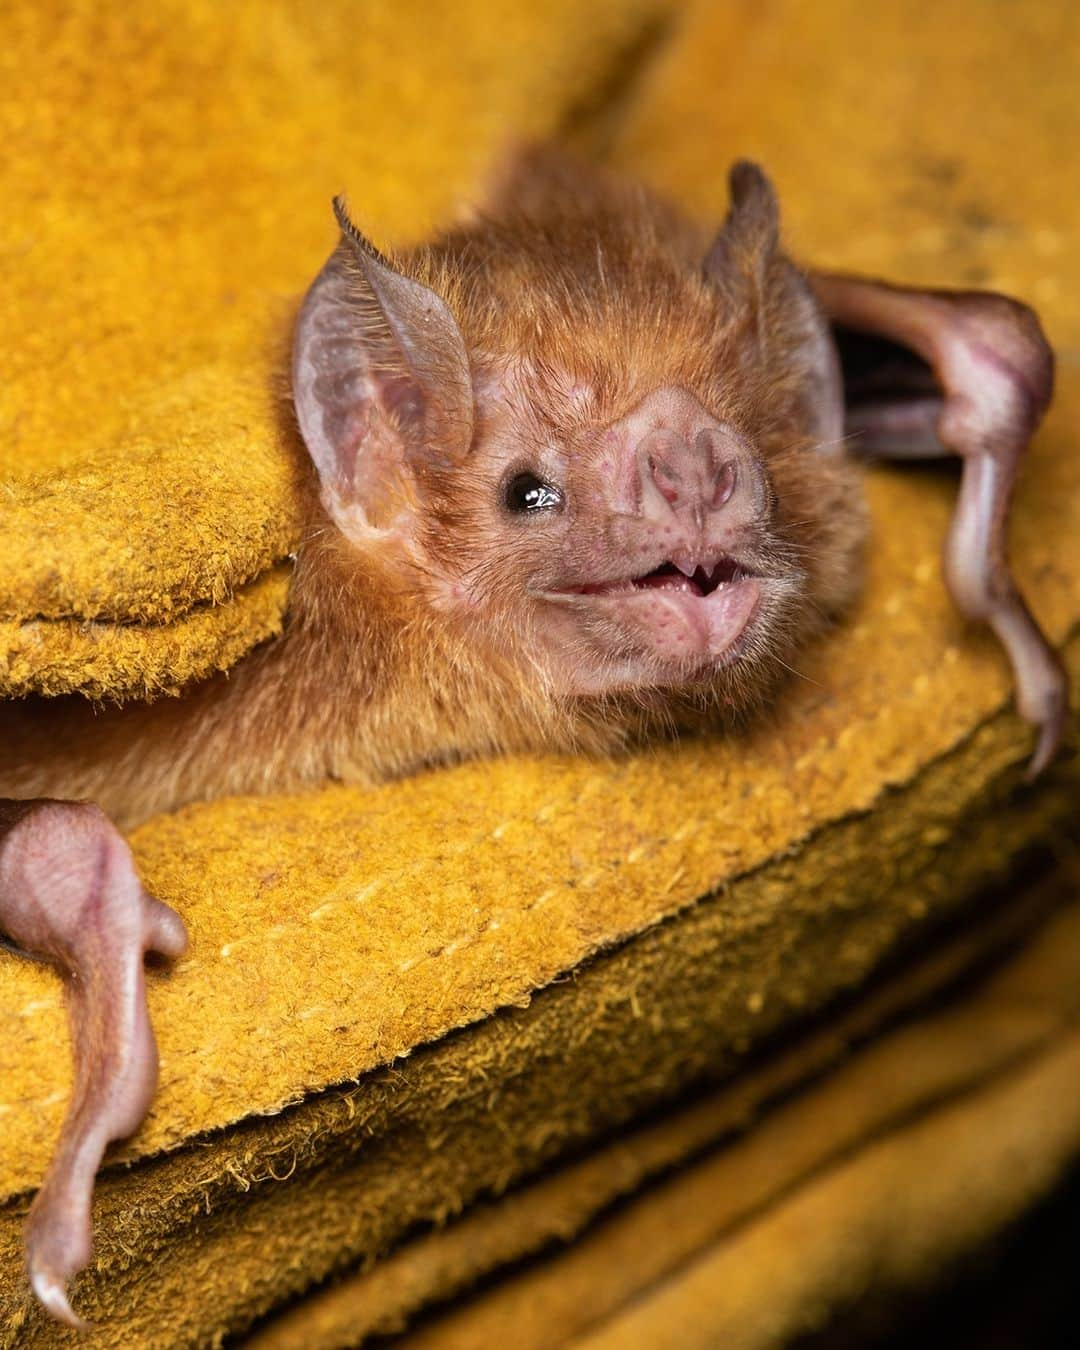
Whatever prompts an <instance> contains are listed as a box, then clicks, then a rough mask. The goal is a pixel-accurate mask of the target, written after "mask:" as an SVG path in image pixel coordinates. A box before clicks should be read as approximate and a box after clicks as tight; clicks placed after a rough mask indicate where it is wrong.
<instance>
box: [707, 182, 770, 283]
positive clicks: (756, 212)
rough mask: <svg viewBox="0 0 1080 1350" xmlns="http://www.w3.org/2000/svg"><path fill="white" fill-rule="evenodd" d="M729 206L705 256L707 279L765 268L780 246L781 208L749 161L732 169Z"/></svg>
mask: <svg viewBox="0 0 1080 1350" xmlns="http://www.w3.org/2000/svg"><path fill="white" fill-rule="evenodd" d="M728 187H729V189H730V192H731V206H730V208H729V209H728V213H727V219H726V220H725V221H724V223H723V225H722V226H721V229H720V233H719V234H718V235H717V236H716V239H715V240H714V241H713V245H712V248H710V249H709V251H708V253H707V254H706V255H705V271H706V273H707V274H708V275H709V276H712V277H722V276H725V275H731V274H735V275H747V274H749V273H751V272H754V271H756V270H757V269H759V268H761V267H763V266H767V264H768V262H769V260H770V259H771V258H772V257H773V255H774V254H775V253H776V252H777V250H778V249H779V247H780V207H779V205H778V204H777V200H776V191H775V189H774V188H773V185H772V183H771V182H770V181H769V179H768V178H767V177H766V174H765V171H764V169H762V167H761V166H760V165H759V164H754V163H752V162H751V161H750V160H748V159H740V160H739V161H738V162H737V163H735V164H733V165H732V166H731V172H730V174H729V175H728Z"/></svg>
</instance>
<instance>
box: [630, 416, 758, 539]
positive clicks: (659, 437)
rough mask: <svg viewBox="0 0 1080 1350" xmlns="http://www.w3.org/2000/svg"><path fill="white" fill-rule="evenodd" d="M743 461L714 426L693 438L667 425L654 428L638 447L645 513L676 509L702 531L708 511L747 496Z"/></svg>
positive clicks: (706, 428)
mask: <svg viewBox="0 0 1080 1350" xmlns="http://www.w3.org/2000/svg"><path fill="white" fill-rule="evenodd" d="M741 460H742V457H741V456H740V455H739V453H738V451H737V448H736V447H735V446H734V444H733V443H731V442H730V440H729V438H728V437H726V436H724V435H723V433H722V432H721V431H719V430H718V429H717V428H714V427H704V428H702V429H701V430H700V431H698V432H697V433H696V434H694V435H693V437H692V439H690V440H687V439H685V438H684V437H682V436H680V435H679V434H678V433H677V432H675V431H672V430H670V429H668V428H664V427H661V428H658V429H656V430H654V431H651V432H650V433H649V434H648V435H647V436H645V437H644V438H643V439H642V441H641V442H640V443H639V445H638V469H639V473H640V475H641V480H642V488H643V493H642V498H643V506H644V508H645V513H646V515H656V514H660V515H663V514H666V513H667V512H669V511H670V512H674V513H675V514H676V515H677V516H681V517H689V518H690V519H691V520H692V521H693V523H694V524H695V525H696V526H697V527H698V528H699V529H700V528H701V527H702V526H703V524H704V522H705V519H706V518H707V517H708V516H709V515H711V514H712V513H713V512H715V511H720V510H722V509H724V508H725V507H727V505H728V503H730V502H731V501H732V499H733V498H736V497H741V496H742V495H743V493H742V492H741V490H740V487H741V484H740V479H741V478H743V477H745V465H744V464H743V463H742V462H741ZM743 486H745V485H743Z"/></svg>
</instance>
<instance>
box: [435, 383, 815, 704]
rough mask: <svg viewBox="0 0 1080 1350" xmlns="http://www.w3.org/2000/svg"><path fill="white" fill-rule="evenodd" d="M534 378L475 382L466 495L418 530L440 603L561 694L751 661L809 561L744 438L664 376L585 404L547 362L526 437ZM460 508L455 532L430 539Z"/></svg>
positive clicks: (446, 528) (685, 677) (790, 605)
mask: <svg viewBox="0 0 1080 1350" xmlns="http://www.w3.org/2000/svg"><path fill="white" fill-rule="evenodd" d="M534 378H535V377H534V372H531V371H528V370H521V369H517V370H515V371H514V372H513V373H510V372H508V371H507V369H506V368H504V369H503V371H502V373H501V378H499V379H493V380H491V381H487V382H485V383H484V392H485V393H486V395H487V399H488V401H489V404H490V406H489V407H488V410H487V411H486V414H485V416H484V418H483V422H482V435H481V437H480V438H479V440H478V443H477V444H475V445H474V447H473V449H472V451H471V453H470V458H469V465H468V486H467V488H466V489H465V491H464V493H463V495H464V497H465V499H466V500H465V501H464V502H459V504H458V512H457V515H456V516H455V517H452V518H451V519H449V520H445V519H440V525H439V530H438V531H437V532H433V537H430V538H429V540H428V544H429V547H431V548H433V549H434V550H435V551H436V552H437V553H438V554H439V557H440V564H439V570H440V572H444V571H445V572H448V573H449V574H450V575H451V576H452V577H453V580H452V582H451V583H450V584H449V585H444V586H442V587H439V588H437V592H438V597H439V599H438V602H439V603H441V604H442V606H443V607H444V608H446V609H447V610H450V611H452V612H454V613H456V615H457V617H458V618H459V620H460V621H461V622H462V623H464V624H467V625H470V626H472V627H474V628H475V627H476V626H477V625H478V624H485V623H486V624H488V625H489V626H490V628H491V630H492V632H494V633H496V634H498V633H500V632H505V631H506V630H507V624H508V623H509V624H510V625H512V629H511V633H510V635H511V636H512V638H513V641H514V642H515V643H517V644H519V645H520V646H522V647H523V648H525V649H526V650H527V651H528V652H529V655H530V657H531V659H532V660H533V661H534V662H535V663H536V664H537V665H539V666H541V667H542V668H543V669H544V671H545V672H546V674H547V676H548V678H549V680H550V682H551V683H552V685H553V686H554V687H555V688H556V689H557V690H559V691H560V692H564V693H568V694H597V693H608V692H615V691H621V690H622V691H624V690H628V689H638V688H640V689H644V688H659V689H673V688H679V687H682V686H687V685H692V686H696V685H702V684H708V683H710V682H711V681H713V679H714V678H715V677H716V676H717V675H718V673H719V672H721V671H725V670H727V671H731V672H732V673H734V669H735V667H737V666H738V665H739V663H740V662H742V663H744V664H748V665H749V664H754V663H757V662H760V660H761V659H762V657H763V656H766V655H767V654H768V652H769V651H770V650H771V649H772V648H773V647H774V646H775V644H776V636H777V634H778V633H780V632H782V631H783V629H784V627H785V625H787V626H789V627H790V625H791V623H792V622H793V621H794V616H795V614H796V612H797V610H798V608H799V606H800V604H801V603H802V600H803V598H804V597H805V593H806V587H807V582H808V575H807V572H806V570H805V568H804V567H803V566H802V564H801V562H800V559H799V553H798V550H797V549H794V548H792V547H791V546H790V545H789V543H788V541H787V539H786V538H785V535H784V529H783V526H784V515H783V513H782V512H781V511H779V510H778V498H777V493H776V489H775V486H774V483H773V481H772V477H771V476H770V473H769V470H768V467H767V464H766V461H765V458H764V456H763V455H762V453H761V452H760V450H759V449H758V448H757V447H756V446H755V445H754V443H753V441H752V440H751V438H750V437H749V436H748V435H747V434H746V432H745V431H744V430H741V429H740V428H738V427H736V426H735V425H733V424H731V423H730V422H725V421H723V420H720V419H718V418H717V417H716V416H714V415H713V414H712V413H710V412H709V411H708V410H707V408H706V407H705V406H704V405H703V403H702V402H701V401H700V400H699V399H698V398H697V397H696V396H695V395H694V394H692V393H691V392H689V390H687V389H685V388H681V387H679V386H675V385H668V386H660V387H658V388H654V389H653V390H651V391H650V392H649V393H647V394H646V395H645V396H644V397H642V398H641V399H640V400H639V401H637V402H636V403H635V404H634V405H633V406H632V407H631V408H630V409H629V411H627V412H626V413H625V414H623V415H622V416H620V417H618V418H616V419H615V420H613V421H607V422H604V421H600V420H596V419H595V418H594V417H593V416H591V414H592V412H593V406H592V405H593V404H594V394H593V391H592V390H591V389H590V388H589V387H588V386H587V385H584V384H582V383H581V382H580V381H572V380H569V379H566V380H561V381H552V379H551V377H550V373H549V376H548V379H547V381H546V384H547V388H545V389H544V391H543V396H544V397H546V398H551V397H553V396H556V395H555V393H554V391H553V390H552V387H551V386H552V384H553V383H556V384H561V385H562V386H563V388H564V390H565V392H566V395H567V396H568V400H569V405H568V406H567V408H566V409H565V415H564V416H563V417H561V418H558V419H553V418H546V419H544V425H545V429H546V430H547V433H548V434H546V435H537V434H536V431H537V428H536V419H535V418H530V417H529V416H528V411H527V410H528V408H529V406H530V403H531V402H534V401H535V399H536V398H537V396H538V393H539V392H540V391H538V389H537V387H536V385H535V383H533V380H534ZM496 387H497V394H496ZM523 412H524V414H525V415H524V416H523V415H522V413H523ZM556 423H557V424H558V425H559V427H560V434H553V433H552V430H551V428H552V426H553V424H556ZM530 433H531V434H530ZM454 495H457V494H454ZM436 517H437V518H439V513H437V512H436ZM455 522H459V528H461V538H459V539H458V540H457V543H456V547H454V548H449V549H448V548H445V547H440V537H441V538H442V539H443V540H445V539H446V537H447V534H448V532H452V531H453V528H454V524H455ZM478 544H479V547H478ZM455 562H456V563H457V564H458V566H457V567H455ZM732 682H733V683H737V680H736V681H732Z"/></svg>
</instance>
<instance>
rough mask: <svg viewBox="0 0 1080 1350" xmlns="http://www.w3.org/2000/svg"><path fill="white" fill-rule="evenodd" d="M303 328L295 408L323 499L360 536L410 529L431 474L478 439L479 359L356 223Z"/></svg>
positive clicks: (321, 278) (440, 307)
mask: <svg viewBox="0 0 1080 1350" xmlns="http://www.w3.org/2000/svg"><path fill="white" fill-rule="evenodd" d="M334 212H335V215H336V217H337V220H338V224H339V226H340V228H341V234H342V238H341V243H340V244H339V245H338V247H337V249H336V250H335V251H334V253H333V254H332V255H331V257H330V260H329V261H328V262H327V264H326V266H325V267H324V268H323V270H322V271H321V272H320V273H319V275H318V276H317V277H316V279H315V281H314V283H313V284H312V287H311V289H310V291H308V294H307V297H306V298H305V300H304V304H303V307H302V308H301V310H300V317H299V319H298V321H297V326H296V335H295V340H294V344H293V366H292V378H293V401H294V403H295V405H296V415H297V419H298V421H299V424H300V432H301V434H302V436H303V438H304V441H305V443H306V445H307V448H308V452H309V454H310V455H311V458H312V461H313V462H314V464H315V467H316V469H317V470H318V472H319V479H320V482H321V485H322V499H323V502H324V504H325V505H326V507H327V509H328V510H329V512H330V514H331V516H332V517H333V518H334V520H335V523H336V524H337V525H338V526H339V528H340V529H341V530H342V531H343V532H344V533H345V534H348V535H350V536H353V537H357V538H359V537H363V536H367V535H370V534H371V533H372V532H374V531H384V532H385V531H391V530H401V529H404V528H406V526H407V522H408V520H409V519H410V514H411V513H410V505H411V501H412V498H413V496H414V494H415V488H416V486H417V483H418V482H419V481H420V480H422V478H423V476H424V474H425V471H427V470H430V469H431V468H432V467H433V466H435V465H446V464H448V463H453V462H456V461H458V460H459V459H461V458H463V457H464V455H465V453H466V451H467V450H468V447H469V444H470V442H471V439H472V421H473V400H472V383H471V380H470V376H469V360H468V355H467V352H466V349H465V343H464V340H463V338H462V336H461V332H460V330H459V328H458V326H457V323H456V322H455V320H454V317H453V315H452V314H451V313H450V310H449V308H448V307H447V305H446V303H445V301H443V300H442V299H441V298H440V297H439V296H438V295H436V294H435V292H434V291H432V290H430V289H429V288H428V287H427V286H424V285H422V284H421V283H420V282H419V281H414V280H413V279H412V278H411V277H408V276H406V275H404V274H403V273H402V272H400V271H398V270H397V269H396V268H395V267H394V266H393V265H392V264H391V263H390V262H389V260H388V259H387V258H385V257H384V256H383V255H382V254H381V253H379V252H378V250H377V249H375V248H374V246H373V245H372V244H370V243H369V242H368V241H367V239H365V238H364V236H363V235H362V234H361V233H360V231H359V230H358V229H357V228H356V226H355V225H353V223H352V221H351V220H350V219H349V217H348V215H347V214H346V212H345V207H344V205H343V203H342V202H341V200H340V199H335V201H334Z"/></svg>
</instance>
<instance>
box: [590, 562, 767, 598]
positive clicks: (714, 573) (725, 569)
mask: <svg viewBox="0 0 1080 1350" xmlns="http://www.w3.org/2000/svg"><path fill="white" fill-rule="evenodd" d="M752 575H753V573H752V572H750V571H749V570H748V569H747V568H745V567H744V566H742V564H740V563H738V562H736V561H735V559H734V558H729V557H728V556H727V555H726V554H725V555H724V556H723V557H721V558H720V559H719V560H718V561H717V562H715V563H713V564H712V566H710V567H706V566H704V565H703V564H701V563H697V564H685V563H676V562H671V561H668V562H662V563H661V564H660V566H659V567H654V568H653V569H652V571H651V572H646V573H644V575H642V576H639V577H628V578H626V579H625V580H621V581H608V582H598V583H592V584H588V585H585V586H579V587H576V588H575V590H576V593H577V594H578V595H612V594H616V593H618V592H620V591H621V592H624V593H625V592H627V591H675V592H678V593H680V594H682V595H697V596H705V595H712V593H713V592H714V591H718V590H719V589H720V588H721V586H728V585H730V584H731V583H733V582H736V581H742V580H744V579H745V578H746V577H749V576H752Z"/></svg>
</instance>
